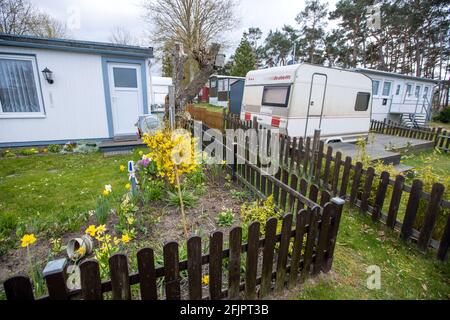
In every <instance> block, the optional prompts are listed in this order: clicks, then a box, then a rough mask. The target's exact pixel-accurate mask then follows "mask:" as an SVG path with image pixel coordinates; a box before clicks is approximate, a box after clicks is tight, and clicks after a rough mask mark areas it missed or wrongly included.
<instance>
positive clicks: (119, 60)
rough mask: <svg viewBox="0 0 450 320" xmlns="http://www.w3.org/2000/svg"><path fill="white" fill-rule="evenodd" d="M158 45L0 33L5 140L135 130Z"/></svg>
mask: <svg viewBox="0 0 450 320" xmlns="http://www.w3.org/2000/svg"><path fill="white" fill-rule="evenodd" d="M151 58H153V50H152V48H142V47H134V46H123V45H114V44H110V43H98V42H88V41H76V40H60V39H46V38H38V37H30V36H13V35H5V34H0V147H10V146H25V145H44V144H50V143H65V142H67V141H77V140H95V141H99V140H108V139H115V138H123V137H127V136H136V130H137V129H136V127H135V123H136V122H137V120H138V118H139V116H142V115H145V114H148V113H149V112H150V105H151V96H150V94H151V86H150V85H148V84H150V83H151V77H150V67H149V65H150V59H151Z"/></svg>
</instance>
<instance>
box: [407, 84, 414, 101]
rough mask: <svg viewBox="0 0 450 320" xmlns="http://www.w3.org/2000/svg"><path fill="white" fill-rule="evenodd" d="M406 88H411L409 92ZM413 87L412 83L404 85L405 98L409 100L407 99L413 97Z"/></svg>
mask: <svg viewBox="0 0 450 320" xmlns="http://www.w3.org/2000/svg"><path fill="white" fill-rule="evenodd" d="M408 87H411V90H410V91H408ZM414 87H415V84H414V83H413V82H407V83H406V89H405V90H406V91H405V97H407V98H409V97H411V96H413V95H414V93H413V89H414Z"/></svg>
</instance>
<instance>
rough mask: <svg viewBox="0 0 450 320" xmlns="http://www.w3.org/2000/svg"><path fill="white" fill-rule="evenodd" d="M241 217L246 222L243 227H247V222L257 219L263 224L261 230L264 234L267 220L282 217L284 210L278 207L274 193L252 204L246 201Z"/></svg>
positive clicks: (242, 207)
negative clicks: (279, 209) (274, 199)
mask: <svg viewBox="0 0 450 320" xmlns="http://www.w3.org/2000/svg"><path fill="white" fill-rule="evenodd" d="M241 217H242V219H243V220H244V223H245V227H243V228H246V227H247V224H249V223H251V222H254V221H257V222H259V223H260V224H261V232H262V233H263V234H264V226H265V225H266V222H267V220H268V219H269V218H271V217H275V218H277V219H281V218H282V217H283V212H282V211H278V210H277V209H276V206H275V203H274V201H273V195H270V196H268V197H267V198H266V200H264V201H259V200H256V201H254V202H252V203H250V204H247V203H244V204H243V205H242V206H241Z"/></svg>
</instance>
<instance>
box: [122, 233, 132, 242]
mask: <svg viewBox="0 0 450 320" xmlns="http://www.w3.org/2000/svg"><path fill="white" fill-rule="evenodd" d="M130 241H131V238H130V236H129V235H127V234H123V235H122V242H123V243H128V242H130Z"/></svg>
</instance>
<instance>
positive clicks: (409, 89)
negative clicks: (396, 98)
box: [406, 83, 412, 97]
mask: <svg viewBox="0 0 450 320" xmlns="http://www.w3.org/2000/svg"><path fill="white" fill-rule="evenodd" d="M411 94H412V84H409V83H408V84H407V85H406V95H407V96H408V97H409V96H411Z"/></svg>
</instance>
